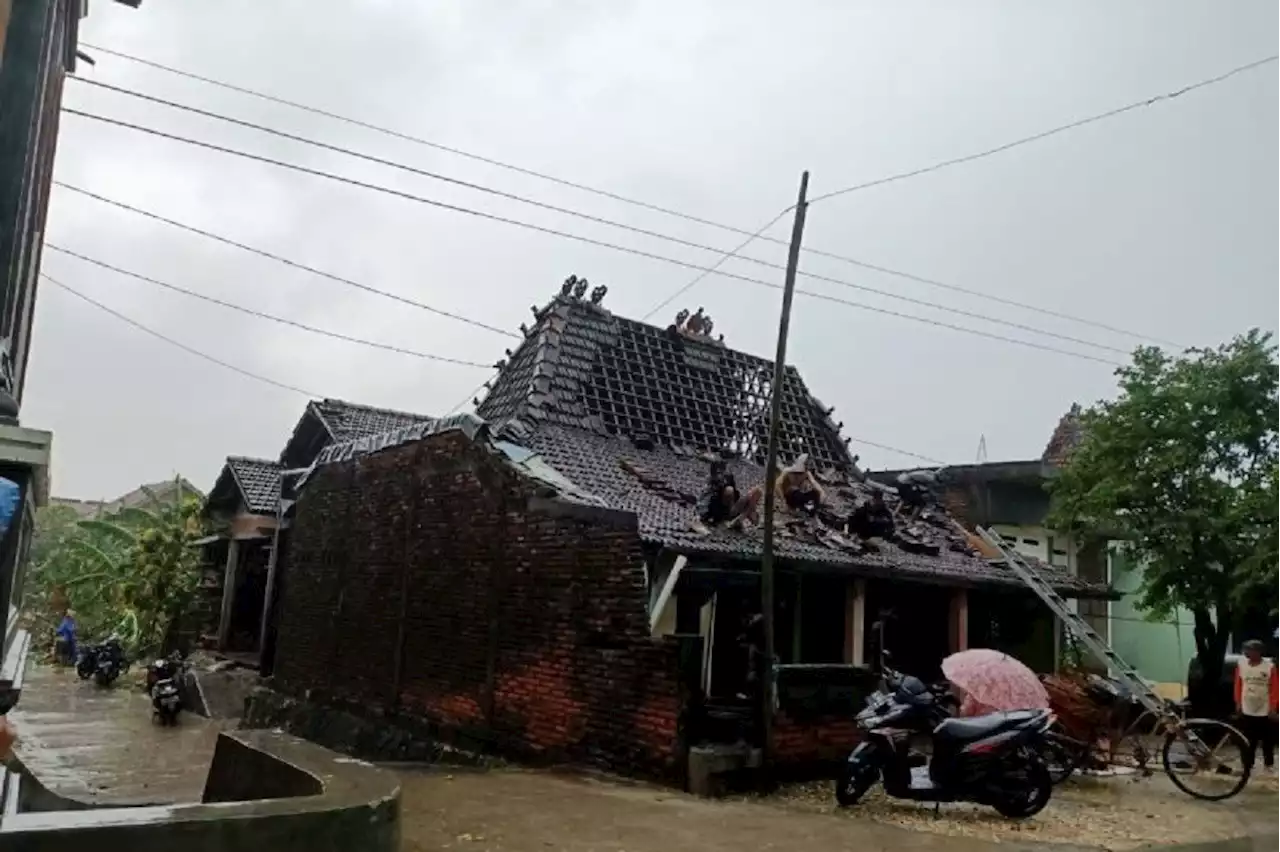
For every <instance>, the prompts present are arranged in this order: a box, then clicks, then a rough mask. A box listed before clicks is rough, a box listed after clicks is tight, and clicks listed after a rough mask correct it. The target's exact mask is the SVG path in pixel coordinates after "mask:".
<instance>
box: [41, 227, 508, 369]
mask: <svg viewBox="0 0 1280 852" xmlns="http://www.w3.org/2000/svg"><path fill="white" fill-rule="evenodd" d="M44 247H45V248H48V249H53V250H54V251H56V252H61V253H62V254H65V255H69V256H71V257H74V258H78V259H80V260H83V261H85V262H86V263H92V264H94V265H95V266H100V267H102V268H103V269H109V270H111V271H112V272H117V273H119V274H121V275H127V276H129V277H130V278H136V279H137V280H139V281H145V282H147V283H148V284H154V285H156V286H157V287H163V288H165V289H166V290H172V291H173V292H175V293H181V294H182V295H184V296H190V297H192V298H194V299H200V300H202V301H205V302H209V303H210V304H214V305H220V306H221V307H224V308H228V309H230V310H233V311H239V312H240V313H242V314H247V315H249V316H251V317H258V318H259V319H265V320H270V321H271V322H275V323H279V324H281V325H287V326H292V327H293V328H297V329H301V330H303V331H309V332H311V333H312V334H318V335H321V336H323V337H331V338H333V339H335V340H344V341H346V342H348V343H358V344H360V345H361V346H368V347H371V348H374V349H383V350H386V351H388V352H396V353H399V354H401V355H411V356H413V357H414V358H422V359H424V360H427V361H440V362H443V363H446V364H458V365H460V366H463V367H480V368H483V369H488V368H489V367H491V366H492V365H491V364H481V363H479V362H478V361H465V360H462V359H459V358H448V357H446V356H444V355H435V354H432V353H430V352H419V351H417V350H415V349H405V348H403V347H400V346H395V345H393V344H390V343H382V342H380V341H377V340H367V339H365V338H362V337H352V336H351V335H348V334H343V333H341V332H337V331H329V330H328V329H324V328H316V327H315V326H311V325H307V324H305V323H301V322H297V321H296V320H291V319H287V318H285V317H279V316H276V315H274V314H268V313H265V312H263V311H257V310H254V309H252V308H246V307H243V306H242V305H236V304H233V303H231V302H224V301H223V300H221V299H217V298H214V297H213V296H208V295H206V294H204V293H198V292H196V291H195V290H188V289H187V288H185V287H179V286H178V285H177V284H170V283H169V282H168V281H161V280H159V279H158V278H151V277H150V276H147V275H143V274H141V273H138V272H132V271H130V270H128V269H123V268H121V267H119V266H114V265H112V264H110V263H107V262H106V261H103V260H98V259H97V258H94V257H89V256H88V255H84V254H80V253H79V252H76V251H72V250H71V249H68V248H63V247H62V246H59V245H55V244H54V243H51V242H48V241H47V240H46V241H45V244H44Z"/></svg>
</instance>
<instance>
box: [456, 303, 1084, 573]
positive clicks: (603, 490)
mask: <svg viewBox="0 0 1280 852" xmlns="http://www.w3.org/2000/svg"><path fill="white" fill-rule="evenodd" d="M571 280H572V279H571ZM583 283H585V282H583ZM575 292H577V293H579V294H580V292H581V291H575ZM598 302H599V300H597V299H595V298H593V299H592V300H591V301H587V300H584V299H582V298H581V297H580V295H576V296H575V295H574V294H573V293H571V292H569V291H568V287H567V286H566V290H565V291H562V293H561V294H560V295H559V296H557V297H556V298H555V299H553V300H552V301H551V302H550V303H549V304H548V305H547V306H545V307H544V308H541V309H537V310H535V317H536V319H537V322H536V323H535V325H534V327H533V328H531V329H526V330H525V340H524V342H523V343H522V344H521V345H520V347H519V348H518V349H517V350H516V351H515V352H508V360H507V361H506V362H500V364H499V368H500V372H499V375H498V376H497V378H496V379H495V380H494V382H493V384H492V386H491V389H490V391H489V393H488V395H487V396H486V398H485V399H484V401H483V402H482V403H481V404H480V406H479V408H478V410H477V413H478V414H479V415H480V416H481V417H483V418H485V420H487V421H489V423H490V425H491V427H492V428H493V434H494V436H495V437H496V438H499V439H501V440H505V441H509V442H511V443H514V444H517V445H519V446H523V447H527V448H529V449H531V450H533V451H534V452H536V453H537V454H538V455H539V456H541V458H542V459H543V460H545V462H547V463H548V464H550V465H551V466H552V467H553V468H554V469H555V470H556V471H558V472H559V473H560V474H561V475H562V476H564V477H565V478H567V479H568V480H569V481H570V482H572V483H573V484H574V485H575V486H576V487H577V489H579V490H581V491H584V492H587V493H589V494H592V495H595V496H596V497H598V498H600V499H601V500H602V501H603V502H604V503H605V504H607V505H608V506H609V507H611V508H615V509H622V510H625V511H630V512H633V513H635V515H636V517H637V520H638V524H639V529H640V533H641V536H642V537H643V538H644V539H645V540H646V541H648V542H650V543H653V544H656V545H660V546H662V547H666V548H669V549H671V550H674V551H677V552H680V553H685V554H689V555H703V556H707V557H711V558H721V559H725V560H739V561H743V560H745V561H756V560H758V559H759V556H760V552H761V541H760V538H761V535H760V530H759V529H758V528H757V529H754V530H753V529H748V530H744V531H741V532H736V531H731V530H728V529H724V528H718V529H712V530H707V529H706V528H705V527H702V526H701V525H700V524H699V523H697V511H696V508H695V505H696V503H697V500H698V496H699V494H700V493H701V492H702V490H703V488H704V487H705V485H706V482H707V475H708V472H709V462H708V460H707V454H708V453H711V454H713V455H716V456H719V457H721V458H724V459H726V460H727V466H728V469H729V471H730V472H731V473H733V474H734V476H735V479H736V481H737V485H738V487H739V489H741V490H742V491H743V492H744V493H745V492H746V490H747V489H749V488H751V487H752V486H754V485H756V484H758V483H760V482H762V481H763V479H764V470H763V461H764V454H765V443H766V440H767V423H768V420H767V418H768V405H769V399H770V388H771V384H772V375H773V365H772V363H771V362H769V361H767V360H765V359H762V358H758V357H756V356H753V355H748V354H746V353H743V352H738V351H736V350H733V349H730V348H728V347H727V346H725V345H724V343H723V342H722V341H720V340H717V339H712V338H711V336H710V335H709V334H706V333H701V334H699V333H691V332H689V331H688V330H687V328H686V327H677V324H673V325H672V326H670V327H668V328H666V329H662V328H658V327H655V326H651V325H646V324H644V323H640V322H636V321H634V320H630V319H626V318H623V317H618V316H615V315H614V314H612V313H610V312H609V311H608V310H606V309H605V308H604V307H603V306H601V305H600V304H599V303H598ZM698 316H701V311H699V314H698ZM687 317H688V314H687V312H682V315H681V316H680V317H679V318H678V319H679V320H683V319H685V318H687ZM704 328H705V326H704ZM782 394H783V405H782V432H781V438H780V447H781V454H780V459H779V461H780V463H781V464H786V463H788V462H790V461H792V460H794V459H795V458H796V457H797V456H799V455H800V454H802V453H806V454H808V455H809V457H810V460H811V463H812V467H813V469H814V471H815V472H821V473H820V475H819V479H820V481H823V482H824V488H825V489H826V491H827V495H828V498H827V500H826V501H825V504H824V511H823V512H822V513H821V517H822V522H819V521H816V520H809V521H802V520H799V519H797V518H795V517H794V516H786V518H787V522H786V523H785V524H783V525H781V526H779V528H778V536H777V538H776V542H777V553H778V556H779V558H780V559H782V560H790V561H793V562H795V563H808V564H824V565H829V566H835V567H839V566H843V567H847V568H849V569H850V570H851V571H853V572H857V573H867V574H883V575H893V574H899V575H903V576H904V577H905V576H910V577H914V578H916V579H922V580H934V581H938V582H945V583H956V584H966V583H1001V584H1011V585H1014V584H1020V581H1019V580H1018V579H1017V578H1016V576H1014V575H1013V574H1012V572H1010V571H1009V570H1008V569H1007V568H1005V567H1004V566H1002V565H1000V564H998V563H993V562H991V561H989V560H987V559H984V558H982V557H981V556H980V555H978V550H977V548H975V547H974V545H973V542H972V541H971V540H969V539H968V538H967V537H966V535H965V533H964V532H963V530H961V529H958V528H957V527H956V525H955V524H954V523H953V522H952V521H951V519H950V518H949V517H948V516H946V515H945V514H944V513H943V512H942V511H941V510H936V509H932V510H930V511H929V513H928V514H927V515H925V516H924V517H923V518H922V519H921V520H919V521H918V522H915V523H911V524H908V523H904V522H901V521H900V522H899V523H900V526H899V530H900V535H899V536H898V538H899V539H900V543H879V544H871V545H869V544H867V543H864V542H862V541H861V540H859V539H858V538H857V537H856V536H852V535H846V534H844V533H843V532H841V531H840V530H841V529H842V528H843V526H844V521H845V519H846V518H847V517H848V514H849V513H850V512H851V511H852V509H853V507H854V506H855V505H856V503H858V502H859V501H860V500H862V499H865V498H866V497H867V496H868V495H869V493H870V491H871V490H872V489H875V488H877V486H876V485H874V484H868V483H863V482H860V481H858V475H857V470H856V465H855V464H854V462H853V458H852V456H851V455H850V453H849V451H848V447H847V443H848V442H847V441H846V440H845V439H844V438H843V437H842V436H841V435H840V426H841V424H839V423H837V422H835V421H834V420H833V419H832V416H831V415H832V411H831V409H829V408H826V407H825V406H823V404H822V403H821V402H820V401H819V400H817V399H816V398H814V397H813V396H812V394H810V392H809V390H808V388H807V387H806V386H805V384H804V382H803V380H802V379H801V378H800V375H799V373H798V372H797V371H796V370H795V369H794V368H791V367H788V368H787V370H786V378H785V381H784V384H783V388H782ZM888 498H889V500H890V503H891V505H893V504H894V503H896V496H895V495H893V494H892V493H890V494H889V495H888ZM904 527H905V529H904ZM1042 570H1044V571H1045V572H1046V573H1047V574H1049V575H1051V576H1050V577H1049V579H1050V581H1051V582H1052V583H1053V584H1054V585H1055V586H1057V587H1058V588H1059V589H1060V590H1062V591H1064V592H1067V593H1069V594H1100V593H1103V591H1104V590H1102V589H1099V588H1096V587H1094V586H1091V585H1090V584H1087V583H1083V582H1081V581H1079V580H1078V579H1076V578H1075V577H1074V576H1073V575H1071V574H1069V573H1068V572H1065V571H1061V570H1058V569H1056V568H1050V567H1049V566H1043V567H1042Z"/></svg>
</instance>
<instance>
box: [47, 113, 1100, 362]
mask: <svg viewBox="0 0 1280 852" xmlns="http://www.w3.org/2000/svg"><path fill="white" fill-rule="evenodd" d="M63 112H65V113H68V114H70V115H76V116H80V117H83V118H88V119H91V120H96V121H101V122H105V123H107V124H114V125H118V126H122V127H126V128H129V129H133V130H139V131H141V132H144V133H149V134H152V135H155V136H159V137H162V138H166V139H170V140H173V141H178V142H184V143H187V144H191V145H195V146H197V147H201V148H207V149H210V150H214V151H219V152H221V153H225V154H230V155H232V156H238V157H242V158H244V159H248V160H252V161H255V162H260V163H266V164H268V165H274V166H278V167H280V168H285V169H289V170H292V171H297V172H301V173H303V174H310V175H313V176H316V177H322V178H326V179H328V180H333V181H336V182H339V183H344V184H348V185H351V186H356V187H359V188H362V189H369V190H373V191H375V192H382V193H385V194H388V195H393V196H396V197H399V198H403V199H406V200H409V201H415V202H418V203H420V204H426V205H428V206H431V207H437V208H440V209H443V210H449V211H451V212H455V213H464V214H467V215H469V216H474V217H477V218H480V219H486V220H489V221H494V222H501V223H503V224H507V225H513V226H516V227H520V228H525V229H528V230H532V231H537V232H539V233H544V234H549V235H551V236H557V237H563V238H565V239H569V240H574V241H576V242H580V243H584V244H587V245H594V246H599V247H601V248H608V249H613V250H615V251H622V252H626V253H628V254H633V255H636V256H638V257H646V258H650V259H652V260H658V261H661V262H664V263H670V264H674V265H677V266H683V267H685V268H687V269H695V270H698V271H700V272H707V273H708V274H716V275H720V276H723V277H726V278H733V279H737V280H740V281H748V282H751V283H756V284H761V285H763V286H766V287H772V288H774V289H781V285H779V284H774V283H772V282H767V281H763V280H761V279H758V278H751V277H749V276H744V275H737V274H735V273H730V272H725V271H723V270H720V269H716V268H714V267H706V266H699V265H697V264H694V263H689V262H687V261H682V260H678V259H676V258H671V257H667V256H665V255H660V254H656V253H653V252H648V251H643V250H641V249H636V248H631V247H628V246H622V245H618V244H616V243H610V242H607V241H605V240H597V239H594V238H592V237H585V236H582V235H581V234H574V233H571V232H568V231H562V230H558V229H556V228H549V227H546V226H543V225H537V224H534V223H532V222H525V221H522V220H519V219H512V218H510V217H507V216H500V215H497V214H494V213H487V212H484V211H481V210H474V209H472V208H469V207H463V206H460V205H457V204H449V203H446V202H443V201H438V200H435V199H431V198H426V197H424V196H420V195H415V194H413V193H410V192H405V191H403V190H398V189H393V188H391V187H386V186H381V185H379V184H373V183H369V182H367V181H362V180H357V179H355V178H349V177H345V176H343V175H339V174H335V173H333V172H326V171H324V170H322V169H313V168H310V167H308V166H302V165H298V164H297V163H290V162H287V161H284V160H278V159H275V158H272V157H266V156H263V155H261V154H253V153H250V152H247V151H241V150H238V149H235V148H228V147H226V146H224V145H217V144H215V143H212V142H205V141H202V140H198V139H191V138H189V137H185V136H179V135H176V134H172V133H166V132H164V131H160V130H156V129H154V128H150V127H143V126H141V125H137V124H133V123H131V122H127V121H123V120H120V119H115V118H110V117H107V116H101V115H96V114H94V113H87V112H84V111H82V110H76V109H69V108H64V109H63ZM784 212H785V211H784ZM689 286H691V285H689ZM796 292H797V293H801V294H804V295H808V296H810V297H813V298H818V299H824V300H827V301H832V302H837V303H841V304H846V305H850V306H853V307H860V308H863V309H864V310H870V311H875V312H878V313H883V314H886V315H888V316H897V317H903V318H907V319H916V320H920V321H924V322H930V323H932V324H934V325H938V326H940V327H945V328H953V329H957V330H961V331H967V332H969V333H972V334H977V335H979V336H983V337H988V338H991V339H995V340H1005V341H1007V342H1010V343H1015V344H1019V345H1023V346H1030V347H1032V348H1037V349H1043V350H1045V351H1051V352H1058V353H1060V354H1066V355H1069V356H1072V357H1076V358H1082V359H1085V360H1091V361H1097V362H1099V363H1103V364H1110V365H1113V366H1118V364H1117V363H1116V362H1114V361H1107V360H1105V359H1102V358H1097V357H1094V356H1091V355H1086V354H1084V353H1080V352H1071V351H1070V350H1064V349H1058V348H1056V347H1050V346H1045V345H1042V344H1036V343H1031V342H1029V341H1023V340H1018V339H1016V338H1007V337H1003V336H1001V335H996V334H992V333H988V332H982V331H980V330H977V329H968V328H965V327H963V326H954V325H950V324H947V323H942V322H937V321H932V320H925V319H923V318H921V317H913V316H912V315H910V314H903V313H900V312H898V311H891V310H888V309H885V308H875V307H872V306H870V305H864V304H861V303H858V302H851V301H848V300H843V299H839V298H836V297H834V296H827V295H825V294H820V293H814V292H812V291H807V290H802V289H799V288H797V290H796ZM924 304H927V305H930V306H931V307H936V308H938V309H940V310H944V311H952V312H956V311H954V309H951V308H948V307H947V306H944V305H932V304H931V303H924ZM988 321H994V320H988ZM1000 322H1004V321H1000ZM1006 324H1007V323H1006ZM1043 333H1044V334H1048V335H1051V336H1059V335H1054V334H1053V333H1051V332H1043ZM1091 345H1096V344H1091Z"/></svg>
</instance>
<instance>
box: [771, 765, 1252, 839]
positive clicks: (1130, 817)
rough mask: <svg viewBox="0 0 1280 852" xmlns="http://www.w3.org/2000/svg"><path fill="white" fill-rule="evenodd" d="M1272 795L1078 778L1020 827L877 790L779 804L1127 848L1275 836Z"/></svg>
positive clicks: (807, 790) (803, 788) (959, 807)
mask: <svg viewBox="0 0 1280 852" xmlns="http://www.w3.org/2000/svg"><path fill="white" fill-rule="evenodd" d="M1276 791H1277V785H1276V779H1275V776H1261V777H1255V778H1253V779H1252V780H1250V782H1249V786H1247V787H1246V788H1245V789H1244V790H1243V791H1241V793H1240V794H1239V795H1238V796H1236V797H1235V798H1233V799H1231V800H1229V801H1226V802H1203V801H1199V800H1197V799H1193V798H1191V797H1190V796H1188V795H1186V794H1185V793H1182V792H1181V791H1179V790H1178V789H1177V788H1176V787H1174V786H1173V784H1172V783H1171V782H1170V781H1169V780H1168V778H1166V777H1165V776H1163V775H1155V776H1152V777H1150V778H1146V779H1136V778H1132V777H1128V778H1105V779H1104V778H1078V777H1076V778H1071V779H1069V780H1068V781H1067V782H1066V783H1064V784H1062V785H1061V786H1059V787H1057V788H1055V790H1054V794H1053V800H1052V801H1051V802H1050V803H1049V806H1048V807H1046V808H1045V810H1044V811H1042V812H1041V813H1040V814H1039V815H1038V816H1036V817H1035V818H1033V819H1030V820H1023V821H1012V820H1007V819H1005V818H1003V817H1001V816H1000V815H999V814H997V813H996V812H995V811H993V810H992V809H990V808H982V807H978V806H976V805H968V804H952V805H944V806H943V807H942V808H941V809H940V813H939V815H938V816H934V813H933V806H932V805H929V806H925V805H919V804H916V803H914V802H902V801H898V800H894V799H889V798H887V797H886V796H885V795H884V794H883V793H882V792H881V791H879V790H878V789H877V790H875V791H873V792H872V793H870V794H869V795H868V796H867V798H866V799H865V800H864V801H863V802H861V803H859V805H858V806H857V807H855V808H850V809H848V810H842V809H838V808H836V807H835V803H834V802H833V801H832V796H831V785H830V784H829V783H824V784H820V785H819V784H812V785H797V786H794V787H788V788H786V789H784V790H783V791H782V793H781V795H780V796H779V797H778V800H779V804H781V805H782V806H783V807H786V808H788V809H792V810H795V811H798V812H803V813H826V814H834V815H838V818H846V819H854V820H860V821H861V820H867V819H871V820H875V821H877V822H880V823H885V824H890V825H897V826H901V827H904V828H910V829H914V830H916V831H920V832H929V833H932V834H945V835H950V836H954V837H968V838H975V839H983V840H991V841H1021V842H1037V843H1054V844H1062V843H1065V844H1086V845H1088V846H1092V847H1095V848H1102V849H1112V850H1125V849H1135V848H1137V847H1140V846H1147V845H1163V844H1175V843H1199V842H1206V841H1213V840H1224V839H1227V838H1231V837H1243V836H1247V835H1250V834H1255V833H1258V832H1259V831H1260V830H1266V829H1269V830H1270V832H1272V834H1273V836H1274V832H1275V830H1276V808H1277V793H1276ZM1272 845H1273V846H1274V845H1275V844H1274V842H1273V843H1272ZM1055 848H1060V847H1055Z"/></svg>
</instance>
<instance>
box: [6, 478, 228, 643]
mask: <svg viewBox="0 0 1280 852" xmlns="http://www.w3.org/2000/svg"><path fill="white" fill-rule="evenodd" d="M204 532H205V529H204V524H203V521H202V516H201V501H200V499H199V497H198V496H195V495H189V496H187V497H186V498H184V499H180V500H170V501H167V502H162V501H159V500H156V499H154V498H153V499H152V501H151V506H150V507H148V508H146V509H143V508H127V509H123V510H121V511H119V512H116V513H114V514H111V515H108V516H104V517H99V518H95V519H92V520H80V519H79V517H78V516H77V515H76V513H75V511H74V510H72V509H70V508H68V507H65V506H48V507H45V508H43V509H41V510H40V512H39V514H38V515H37V516H36V530H35V536H34V538H33V540H32V547H31V555H30V561H29V565H28V570H27V579H26V584H25V585H26V588H25V598H24V609H25V610H26V612H27V615H28V618H29V619H30V622H31V625H32V627H33V628H34V629H35V630H37V631H38V632H37V633H36V635H37V636H41V635H43V636H48V635H50V634H51V631H52V629H53V626H54V625H55V624H56V622H57V620H58V619H60V618H61V616H62V611H63V610H64V609H65V608H66V607H68V606H70V607H71V608H73V609H74V610H75V611H76V617H77V621H78V622H79V632H80V635H81V637H82V640H92V639H98V638H102V637H104V636H106V635H108V634H110V633H118V634H119V635H120V636H121V638H122V640H123V641H124V642H125V643H126V646H127V647H129V648H130V650H131V652H132V653H134V654H141V653H150V652H153V651H157V650H159V649H161V647H162V646H163V645H164V642H165V638H166V636H167V635H168V632H169V630H170V628H171V627H172V626H173V625H174V624H175V623H177V622H179V621H180V620H181V619H182V618H183V617H184V616H186V615H187V614H188V612H189V611H190V608H191V606H192V604H193V603H194V601H195V593H196V590H197V588H198V587H199V583H200V576H201V565H200V551H199V549H198V548H196V547H193V546H192V543H193V542H194V541H196V540H197V539H198V538H200V537H201V536H202V535H203V534H204Z"/></svg>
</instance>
